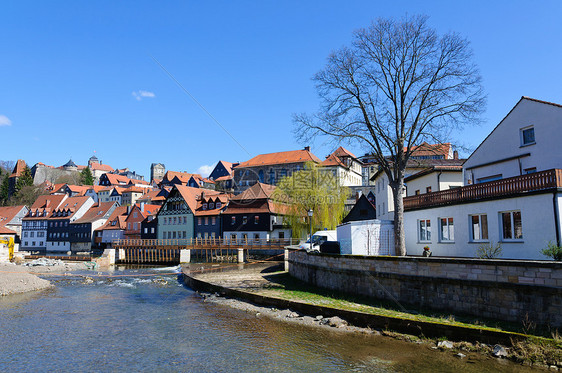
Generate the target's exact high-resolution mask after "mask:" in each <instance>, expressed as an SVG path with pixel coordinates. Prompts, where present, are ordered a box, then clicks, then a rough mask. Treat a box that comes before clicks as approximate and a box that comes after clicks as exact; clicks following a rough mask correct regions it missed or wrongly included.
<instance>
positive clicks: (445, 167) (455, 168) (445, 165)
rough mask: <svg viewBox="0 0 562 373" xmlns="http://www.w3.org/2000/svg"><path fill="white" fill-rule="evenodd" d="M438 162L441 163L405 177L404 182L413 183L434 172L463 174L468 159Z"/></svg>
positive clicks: (441, 160)
mask: <svg viewBox="0 0 562 373" xmlns="http://www.w3.org/2000/svg"><path fill="white" fill-rule="evenodd" d="M436 161H440V162H435V164H433V165H431V166H429V167H427V168H426V169H424V170H421V171H420V172H417V173H415V174H413V175H410V176H408V177H405V178H404V181H411V180H414V179H417V178H418V177H422V176H425V175H428V174H430V173H432V172H462V165H463V164H464V162H465V161H466V159H436Z"/></svg>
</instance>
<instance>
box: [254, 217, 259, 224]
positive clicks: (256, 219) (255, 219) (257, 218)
mask: <svg viewBox="0 0 562 373" xmlns="http://www.w3.org/2000/svg"><path fill="white" fill-rule="evenodd" d="M259 223H260V217H259V216H254V224H259Z"/></svg>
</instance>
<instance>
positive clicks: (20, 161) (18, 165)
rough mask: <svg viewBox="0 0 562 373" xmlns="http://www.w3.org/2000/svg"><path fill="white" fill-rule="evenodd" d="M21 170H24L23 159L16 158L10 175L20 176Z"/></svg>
mask: <svg viewBox="0 0 562 373" xmlns="http://www.w3.org/2000/svg"><path fill="white" fill-rule="evenodd" d="M23 170H25V161H24V160H23V159H18V161H17V162H16V166H15V167H14V170H13V171H12V174H11V175H10V177H20V176H21V173H22V172H23Z"/></svg>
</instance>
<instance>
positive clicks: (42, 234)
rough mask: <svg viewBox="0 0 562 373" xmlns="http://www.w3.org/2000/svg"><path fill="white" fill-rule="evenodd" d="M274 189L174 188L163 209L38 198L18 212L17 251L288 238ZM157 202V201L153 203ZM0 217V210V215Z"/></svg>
mask: <svg viewBox="0 0 562 373" xmlns="http://www.w3.org/2000/svg"><path fill="white" fill-rule="evenodd" d="M274 190H275V187H274V186H271V185H267V184H262V183H259V182H258V183H256V184H255V185H253V186H252V187H251V188H248V189H247V190H245V191H244V192H242V193H240V194H239V195H233V194H228V193H223V192H219V191H215V190H210V189H204V188H194V187H190V186H186V185H174V186H173V187H171V189H170V192H169V193H168V195H167V197H166V198H165V199H164V200H163V202H162V204H150V203H145V202H139V203H136V204H134V205H129V206H120V205H119V203H118V202H117V201H101V200H100V199H99V197H98V201H97V202H95V201H94V198H92V197H91V196H69V194H66V193H64V194H56V193H54V194H49V195H43V196H40V197H39V198H38V199H37V200H36V201H35V203H34V204H33V205H32V206H31V207H30V208H29V209H27V208H25V209H23V210H22V213H21V215H22V216H21V218H20V219H21V248H20V249H21V250H24V251H30V252H40V253H56V252H68V251H72V252H87V251H90V250H91V248H92V247H94V248H100V249H102V248H106V247H109V246H111V245H112V243H113V242H114V241H115V240H119V239H169V240H179V239H183V240H193V239H194V238H199V239H217V238H219V237H221V238H224V239H230V240H236V241H241V242H247V241H255V240H267V239H285V238H290V236H291V231H290V230H289V229H287V228H286V227H284V225H283V214H284V206H282V205H281V204H279V203H277V202H275V201H274V200H273V198H272V195H273V192H274ZM155 202H158V199H157V200H156V201H155ZM0 212H1V211H0Z"/></svg>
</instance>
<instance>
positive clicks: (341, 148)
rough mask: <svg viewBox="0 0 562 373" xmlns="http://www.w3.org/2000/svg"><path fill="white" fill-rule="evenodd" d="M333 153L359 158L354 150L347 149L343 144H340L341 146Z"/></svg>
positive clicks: (338, 155) (339, 155)
mask: <svg viewBox="0 0 562 373" xmlns="http://www.w3.org/2000/svg"><path fill="white" fill-rule="evenodd" d="M332 154H333V155H335V156H337V157H351V158H357V157H356V156H355V155H354V154H353V153H352V152H350V151H349V150H347V149H346V148H344V147H343V146H340V147H339V148H337V149H336V150H335V151H334V152H333V153H332Z"/></svg>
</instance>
